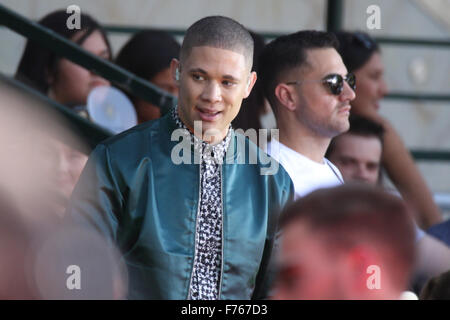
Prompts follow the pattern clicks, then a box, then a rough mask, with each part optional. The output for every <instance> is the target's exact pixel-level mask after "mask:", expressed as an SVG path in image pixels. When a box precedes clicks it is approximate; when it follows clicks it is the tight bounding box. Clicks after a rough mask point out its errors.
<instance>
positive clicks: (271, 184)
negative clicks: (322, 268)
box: [69, 16, 293, 300]
mask: <svg viewBox="0 0 450 320" xmlns="http://www.w3.org/2000/svg"><path fill="white" fill-rule="evenodd" d="M252 56H253V40H252V38H251V36H250V34H249V33H248V31H247V30H246V29H245V28H244V27H243V26H242V25H240V24H239V23H237V22H236V21H234V20H232V19H229V18H226V17H220V16H214V17H207V18H203V19H201V20H199V21H197V22H196V23H194V24H193V25H192V26H191V27H190V28H189V29H188V30H187V32H186V35H185V38H184V41H183V44H182V48H181V52H180V61H178V60H175V59H174V60H173V61H172V64H171V71H172V75H173V77H174V79H175V81H176V83H177V85H178V86H179V100H178V107H177V108H175V109H173V110H172V112H170V113H169V114H167V115H165V116H164V117H162V118H161V119H158V120H155V121H151V122H147V123H144V124H142V125H139V126H137V127H134V128H132V129H131V130H128V131H126V132H124V133H122V134H119V135H117V136H115V137H113V138H111V139H109V140H107V141H105V142H103V143H101V144H99V145H98V146H97V147H96V149H95V150H94V151H93V153H92V154H91V156H90V158H89V161H88V163H87V165H86V168H85V170H84V172H83V174H82V175H81V178H80V181H79V183H78V185H77V186H76V188H75V191H74V194H73V198H72V200H71V205H70V208H69V217H70V218H71V220H72V221H74V222H76V223H77V224H84V225H86V226H89V227H91V228H95V229H96V230H97V231H99V232H101V233H102V234H104V235H105V236H106V237H107V238H108V239H109V240H110V241H111V243H113V244H115V245H117V246H118V248H119V249H120V251H121V252H122V254H123V259H124V261H125V262H126V265H127V269H128V277H129V286H128V287H129V291H128V297H129V298H130V299H195V300H203V299H250V298H264V297H265V295H266V294H267V289H268V288H269V283H270V279H271V278H272V277H271V276H270V274H271V270H272V267H271V266H272V265H271V263H270V261H271V257H272V256H273V251H274V247H275V242H276V241H275V238H276V232H277V221H278V214H279V212H280V211H281V209H282V208H283V207H284V205H285V204H286V203H287V202H288V201H289V200H290V199H291V197H292V195H293V186H292V182H291V180H290V178H289V176H288V174H287V173H286V172H285V171H284V169H283V168H282V167H281V166H278V163H276V162H275V160H273V159H272V158H270V157H268V156H267V155H266V154H265V153H263V152H262V151H261V150H260V149H258V148H257V147H256V146H255V145H254V144H253V143H251V142H250V141H249V140H248V139H247V138H245V137H244V136H242V135H240V134H237V133H235V132H234V131H233V130H232V128H231V126H230V123H231V121H232V120H233V119H234V118H235V116H236V115H237V113H238V112H239V109H240V106H241V103H242V100H243V99H244V98H246V97H247V96H248V95H249V94H250V91H251V89H252V87H253V85H254V83H255V81H256V74H255V73H254V72H251V67H252Z"/></svg>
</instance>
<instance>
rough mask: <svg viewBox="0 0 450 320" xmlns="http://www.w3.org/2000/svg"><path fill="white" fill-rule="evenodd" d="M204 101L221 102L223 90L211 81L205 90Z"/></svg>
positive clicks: (203, 93)
mask: <svg viewBox="0 0 450 320" xmlns="http://www.w3.org/2000/svg"><path fill="white" fill-rule="evenodd" d="M201 97H202V99H203V100H206V101H208V102H219V101H221V100H222V90H221V88H220V85H219V84H218V83H217V82H216V81H209V82H208V83H207V84H206V86H205V87H204V89H203V92H202V95H201Z"/></svg>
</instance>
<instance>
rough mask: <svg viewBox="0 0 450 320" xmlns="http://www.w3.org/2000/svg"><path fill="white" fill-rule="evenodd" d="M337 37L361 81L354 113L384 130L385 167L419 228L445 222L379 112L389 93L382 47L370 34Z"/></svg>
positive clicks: (397, 137)
mask: <svg viewBox="0 0 450 320" xmlns="http://www.w3.org/2000/svg"><path fill="white" fill-rule="evenodd" d="M336 36H337V37H338V40H339V53H340V55H341V56H342V59H343V61H344V64H345V65H346V67H347V69H348V71H349V72H353V73H354V74H355V76H356V79H357V86H356V98H355V99H354V100H353V101H352V103H351V106H352V109H351V113H352V114H357V115H361V116H364V117H366V118H368V119H370V120H372V121H374V122H376V123H378V124H379V125H381V126H382V127H383V129H384V139H383V152H382V165H383V167H384V168H385V170H386V173H387V175H388V176H389V178H390V179H391V180H392V182H393V183H394V185H395V186H396V187H397V189H398V191H399V192H400V193H401V194H402V196H403V198H404V199H405V200H406V201H407V202H408V203H411V204H412V205H413V206H414V208H415V209H416V210H415V212H416V213H417V214H418V215H417V217H416V219H417V223H418V224H419V226H420V227H422V228H424V229H427V228H429V227H430V226H431V225H433V224H436V223H438V222H441V221H442V216H441V212H440V210H439V208H438V206H437V205H436V203H435V202H434V200H433V196H432V194H431V191H430V190H429V188H428V186H427V185H426V182H425V180H424V179H423V177H422V175H421V174H420V171H419V169H418V168H417V167H416V165H415V163H414V159H413V158H412V156H411V154H410V153H409V151H408V149H407V148H406V146H405V145H404V143H403V141H402V139H401V137H400V135H399V134H398V133H397V131H396V130H395V129H394V128H393V126H392V125H391V123H390V122H389V121H388V120H387V119H385V118H383V117H382V116H381V115H380V114H379V113H378V110H379V108H380V100H381V99H382V98H383V97H384V96H385V95H386V93H387V92H388V88H387V85H386V83H385V81H384V65H383V62H382V59H381V52H380V48H379V46H378V45H377V43H376V42H375V41H374V40H373V39H372V38H371V37H370V36H369V35H367V34H365V33H361V32H353V33H352V32H338V33H336Z"/></svg>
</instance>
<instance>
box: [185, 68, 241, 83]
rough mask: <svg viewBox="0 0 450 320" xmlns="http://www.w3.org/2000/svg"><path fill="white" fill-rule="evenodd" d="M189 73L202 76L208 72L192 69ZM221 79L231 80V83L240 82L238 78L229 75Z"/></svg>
mask: <svg viewBox="0 0 450 320" xmlns="http://www.w3.org/2000/svg"><path fill="white" fill-rule="evenodd" d="M189 72H190V73H195V72H197V73H202V74H208V72H206V71H205V70H203V69H202V68H192V69H190V70H189ZM222 78H223V79H227V80H232V81H236V82H238V81H240V80H239V79H238V78H236V77H235V76H232V75H230V74H226V75H223V76H222Z"/></svg>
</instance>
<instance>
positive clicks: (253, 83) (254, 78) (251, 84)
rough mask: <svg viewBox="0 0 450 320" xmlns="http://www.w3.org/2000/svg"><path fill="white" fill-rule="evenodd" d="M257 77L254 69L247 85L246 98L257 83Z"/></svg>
mask: <svg viewBox="0 0 450 320" xmlns="http://www.w3.org/2000/svg"><path fill="white" fill-rule="evenodd" d="M256 78H257V75H256V72H255V71H252V72H251V73H250V76H249V78H248V80H247V86H246V87H245V94H244V98H247V97H248V96H249V95H250V92H252V89H253V86H254V85H255V82H256Z"/></svg>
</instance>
